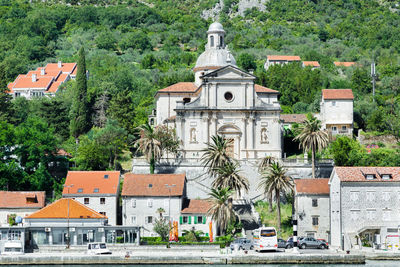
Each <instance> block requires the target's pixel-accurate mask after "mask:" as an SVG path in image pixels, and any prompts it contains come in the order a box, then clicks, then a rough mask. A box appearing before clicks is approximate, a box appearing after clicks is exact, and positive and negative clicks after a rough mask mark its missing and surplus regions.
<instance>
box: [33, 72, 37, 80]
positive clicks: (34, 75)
mask: <svg viewBox="0 0 400 267" xmlns="http://www.w3.org/2000/svg"><path fill="white" fill-rule="evenodd" d="M36 80H37V79H36V74H35V73H34V74H32V82H36Z"/></svg>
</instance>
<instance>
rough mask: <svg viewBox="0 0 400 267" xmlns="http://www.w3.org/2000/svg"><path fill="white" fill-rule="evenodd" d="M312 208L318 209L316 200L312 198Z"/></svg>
mask: <svg viewBox="0 0 400 267" xmlns="http://www.w3.org/2000/svg"><path fill="white" fill-rule="evenodd" d="M312 206H313V207H318V199H316V198H314V199H313V200H312Z"/></svg>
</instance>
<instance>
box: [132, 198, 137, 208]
mask: <svg viewBox="0 0 400 267" xmlns="http://www.w3.org/2000/svg"><path fill="white" fill-rule="evenodd" d="M131 205H132V208H136V199H132V200H131Z"/></svg>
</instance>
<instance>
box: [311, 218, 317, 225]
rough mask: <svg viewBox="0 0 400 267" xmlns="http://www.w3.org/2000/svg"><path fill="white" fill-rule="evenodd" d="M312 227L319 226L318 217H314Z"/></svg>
mask: <svg viewBox="0 0 400 267" xmlns="http://www.w3.org/2000/svg"><path fill="white" fill-rule="evenodd" d="M312 225H314V226H317V225H318V216H313V217H312Z"/></svg>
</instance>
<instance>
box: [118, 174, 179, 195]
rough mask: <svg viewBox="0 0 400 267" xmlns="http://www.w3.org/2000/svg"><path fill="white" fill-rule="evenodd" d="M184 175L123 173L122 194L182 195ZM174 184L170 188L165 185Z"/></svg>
mask: <svg viewBox="0 0 400 267" xmlns="http://www.w3.org/2000/svg"><path fill="white" fill-rule="evenodd" d="M185 177H186V175H185V174H184V173H182V174H133V173H128V174H125V178H124V185H123V189H122V195H123V196H169V195H171V196H182V195H183V193H184V187H185V180H186V178H185ZM166 184H168V185H175V186H174V187H171V188H170V189H171V192H170V190H169V189H168V188H167V187H166V186H165V185H166Z"/></svg>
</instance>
